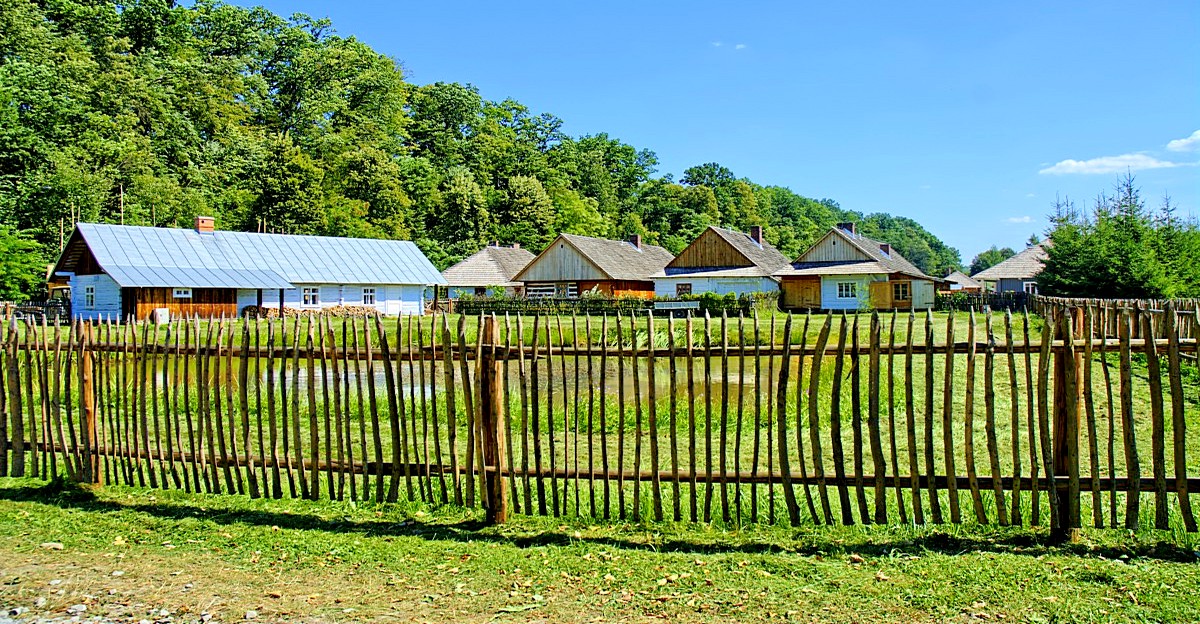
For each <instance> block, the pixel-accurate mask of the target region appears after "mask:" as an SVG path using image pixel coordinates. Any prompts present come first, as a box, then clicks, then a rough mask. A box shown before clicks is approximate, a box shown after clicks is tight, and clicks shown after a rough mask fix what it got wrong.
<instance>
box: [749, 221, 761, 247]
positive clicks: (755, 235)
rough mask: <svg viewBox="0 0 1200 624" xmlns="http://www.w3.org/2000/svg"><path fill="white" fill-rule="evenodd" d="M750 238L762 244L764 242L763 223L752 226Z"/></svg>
mask: <svg viewBox="0 0 1200 624" xmlns="http://www.w3.org/2000/svg"><path fill="white" fill-rule="evenodd" d="M750 240H752V241H754V242H756V243H758V244H759V245H760V246H761V245H762V244H763V229H762V226H761V225H752V226H750Z"/></svg>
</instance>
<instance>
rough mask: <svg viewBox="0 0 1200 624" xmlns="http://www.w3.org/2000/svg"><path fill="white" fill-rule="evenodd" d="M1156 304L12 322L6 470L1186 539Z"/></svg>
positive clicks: (1177, 388) (1171, 367) (1189, 487)
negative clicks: (994, 310)
mask: <svg viewBox="0 0 1200 624" xmlns="http://www.w3.org/2000/svg"><path fill="white" fill-rule="evenodd" d="M1151 309H1155V308H1152V306H1151V305H1149V304H1137V303H1135V305H1133V306H1131V307H1125V308H1116V307H1113V306H1107V305H1092V304H1091V303H1090V302H1087V303H1085V304H1084V305H1074V304H1071V303H1069V302H1067V303H1060V302H1053V301H1045V302H1042V306H1041V310H1042V314H1043V317H1041V321H1040V322H1038V321H1037V320H1036V318H1035V319H1033V320H1031V318H1030V317H1029V316H1028V315H1013V314H1011V313H1008V314H1005V315H1003V316H1001V315H995V314H986V313H983V314H976V313H974V312H972V313H969V314H963V313H956V314H950V315H948V316H946V317H944V318H939V319H937V320H935V317H934V316H933V315H932V314H931V313H928V312H927V313H925V314H923V315H917V314H905V315H900V314H897V313H891V314H887V315H881V314H879V313H871V314H869V315H853V316H851V315H845V314H841V315H833V314H826V315H819V316H788V317H787V318H785V319H783V322H782V323H779V322H778V321H779V319H776V318H772V319H771V320H770V322H769V323H767V322H760V321H759V320H758V319H757V318H726V317H720V318H711V317H709V316H704V317H696V318H692V317H689V318H686V319H676V318H666V319H658V318H655V317H654V316H653V315H652V314H650V315H639V316H636V317H635V316H632V315H615V316H611V317H602V318H593V317H585V318H575V317H571V318H569V319H564V318H562V317H556V316H536V317H533V318H528V317H524V318H523V317H515V318H512V317H496V316H489V317H486V318H484V317H478V318H477V319H472V321H473V322H474V321H478V323H479V326H480V328H481V330H480V331H478V332H475V334H474V335H473V336H471V335H470V334H469V333H468V332H467V326H468V324H467V320H468V319H467V318H466V317H462V316H458V317H452V316H445V315H433V316H426V317H404V318H400V319H383V318H373V319H331V318H321V317H317V318H284V319H275V320H271V321H258V322H252V321H246V320H232V319H217V320H212V321H200V320H197V319H186V320H176V321H175V322H173V323H171V324H170V325H168V326H167V327H165V328H160V327H157V326H151V325H149V324H145V323H116V322H111V323H100V324H94V325H84V324H80V323H76V324H74V325H71V326H66V327H58V326H49V325H45V324H41V325H34V324H25V325H18V324H17V323H15V322H12V323H9V324H8V325H7V327H5V328H4V331H3V332H2V333H0V335H2V337H3V342H2V343H0V476H3V475H12V476H32V477H37V478H50V477H52V476H55V475H64V476H67V477H69V478H74V479H80V480H84V481H91V482H96V483H124V484H129V485H135V486H141V487H152V488H165V489H183V490H185V491H191V492H209V493H222V494H224V493H233V494H242V495H247V496H251V497H276V498H278V497H285V496H286V497H299V498H309V499H319V498H330V499H338V500H345V499H351V500H368V501H397V500H401V499H404V500H413V501H421V502H425V503H427V504H430V505H442V504H457V505H465V506H475V507H482V508H484V509H485V510H486V513H487V517H488V518H489V519H490V520H492V521H497V522H499V521H503V519H504V518H505V517H506V516H507V514H508V513H510V510H511V511H512V512H516V513H525V514H544V515H557V516H562V515H580V516H590V517H594V518H614V517H618V518H633V519H637V520H646V521H651V520H653V521H657V520H663V519H668V518H673V519H676V520H684V519H688V520H691V521H704V522H710V521H711V522H719V523H722V524H725V525H736V524H740V523H745V522H788V523H792V524H806V523H815V524H831V523H835V522H836V523H845V524H852V523H895V522H900V523H908V522H910V521H911V522H917V523H925V522H934V523H941V522H945V521H947V520H949V521H950V522H977V523H996V524H1002V525H1003V524H1049V525H1050V526H1051V527H1052V529H1053V530H1054V531H1055V533H1056V535H1059V536H1063V537H1069V536H1070V535H1071V533H1072V530H1074V529H1077V528H1078V527H1080V526H1082V524H1083V522H1084V519H1085V518H1086V519H1087V521H1088V523H1089V524H1091V525H1094V526H1097V527H1116V526H1125V527H1131V528H1132V527H1137V526H1139V522H1140V519H1139V516H1140V509H1141V504H1142V499H1143V498H1146V502H1147V503H1148V504H1150V505H1151V506H1152V508H1153V511H1154V514H1153V524H1154V526H1155V527H1156V528H1160V529H1161V528H1167V527H1169V526H1171V525H1172V524H1173V523H1178V524H1179V526H1181V527H1184V528H1186V529H1187V530H1195V526H1196V525H1195V520H1194V517H1193V512H1192V505H1191V503H1192V500H1191V497H1192V496H1195V495H1196V493H1198V492H1200V479H1198V478H1197V476H1195V475H1196V473H1197V471H1198V470H1197V459H1196V454H1197V453H1196V451H1195V450H1194V449H1195V445H1194V442H1193V443H1192V444H1190V445H1189V440H1190V438H1189V437H1188V435H1189V432H1188V429H1187V424H1188V421H1189V420H1191V419H1189V418H1188V415H1189V414H1191V413H1195V410H1196V404H1197V403H1196V396H1197V390H1198V389H1197V387H1196V382H1195V381H1194V379H1195V363H1194V360H1187V359H1186V358H1185V355H1187V354H1192V353H1195V352H1196V349H1197V337H1198V333H1197V326H1198V325H1197V320H1198V315H1197V312H1196V310H1195V309H1194V308H1193V309H1189V310H1183V311H1181V309H1180V308H1178V307H1177V304H1176V303H1175V302H1167V303H1164V304H1161V308H1160V309H1161V310H1162V312H1158V313H1155V312H1150V311H1149V310H1151ZM1114 319H1115V321H1114ZM1135 321H1136V323H1138V324H1140V331H1141V335H1144V336H1153V337H1154V339H1153V340H1143V339H1141V338H1137V337H1136V335H1135V328H1137V327H1138V325H1135ZM529 330H532V332H530V331H529ZM779 330H782V333H779ZM469 336H471V337H470V338H469ZM1021 338H1023V340H1021ZM1191 433H1192V436H1193V438H1194V433H1195V432H1191ZM1188 451H1192V453H1191V454H1189V453H1188ZM1143 494H1148V495H1150V496H1149V498H1147V497H1146V496H1143ZM944 511H948V512H949V514H948V515H945V514H944V513H943V512H944Z"/></svg>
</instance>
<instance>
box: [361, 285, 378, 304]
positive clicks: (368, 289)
mask: <svg viewBox="0 0 1200 624" xmlns="http://www.w3.org/2000/svg"><path fill="white" fill-rule="evenodd" d="M378 301H379V300H378V299H377V298H376V297H375V287H374V286H363V289H362V304H363V305H365V306H373V305H376V304H377V303H378Z"/></svg>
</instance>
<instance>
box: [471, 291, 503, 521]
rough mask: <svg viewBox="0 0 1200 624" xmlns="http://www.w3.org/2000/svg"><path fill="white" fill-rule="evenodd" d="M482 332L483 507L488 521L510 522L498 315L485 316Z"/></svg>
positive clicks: (477, 374) (479, 381)
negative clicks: (503, 449)
mask: <svg viewBox="0 0 1200 624" xmlns="http://www.w3.org/2000/svg"><path fill="white" fill-rule="evenodd" d="M479 331H480V332H482V334H483V346H482V349H481V353H480V358H479V361H478V362H477V366H478V369H477V370H476V372H475V383H477V384H479V403H480V406H479V410H480V419H479V420H480V422H479V427H480V431H479V436H480V440H481V441H482V445H483V465H482V466H480V467H479V469H480V470H482V471H483V475H484V493H483V506H484V511H485V513H486V517H487V522H488V524H503V523H505V522H507V521H508V492H507V491H506V490H507V487H506V483H505V481H504V471H505V468H506V466H505V456H504V454H503V453H502V452H501V449H502V448H504V446H503V440H504V436H505V435H506V432H505V431H504V423H505V417H504V400H503V399H504V393H503V389H502V386H501V370H500V361H499V360H498V359H497V358H496V349H497V348H499V342H500V340H499V338H500V326H499V321H498V320H497V319H496V316H495V315H488V316H487V317H485V318H484V320H483V322H482V323H481V326H480V328H479Z"/></svg>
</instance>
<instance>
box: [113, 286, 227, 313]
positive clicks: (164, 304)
mask: <svg viewBox="0 0 1200 624" xmlns="http://www.w3.org/2000/svg"><path fill="white" fill-rule="evenodd" d="M191 290H192V296H191V298H190V299H176V298H175V296H174V292H173V291H174V289H173V288H122V289H121V303H122V305H121V309H122V316H125V317H128V316H129V315H130V314H133V315H135V316H136V317H137V318H138V320H144V319H148V318H150V317H151V316H152V315H153V314H154V310H155V309H157V308H166V309H167V310H168V311H169V312H170V314H171V318H173V319H174V318H187V317H200V318H219V317H221V316H224V317H226V318H233V317H236V316H237V311H238V306H237V290H236V289H233V288H193V289H191Z"/></svg>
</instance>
